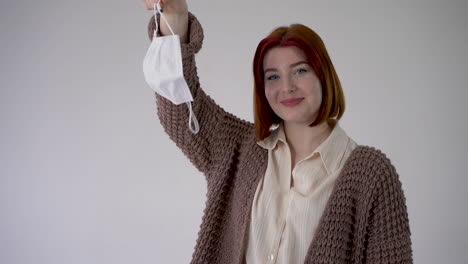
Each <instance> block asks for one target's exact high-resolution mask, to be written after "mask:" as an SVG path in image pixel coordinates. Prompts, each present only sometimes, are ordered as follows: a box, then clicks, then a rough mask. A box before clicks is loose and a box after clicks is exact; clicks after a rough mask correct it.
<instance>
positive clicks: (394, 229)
mask: <svg viewBox="0 0 468 264" xmlns="http://www.w3.org/2000/svg"><path fill="white" fill-rule="evenodd" d="M378 167H380V169H379V171H378V173H377V174H378V175H376V178H375V182H374V184H375V186H374V191H373V203H372V205H371V211H370V215H369V226H368V239H367V241H368V245H367V248H366V263H375V264H377V263H388V264H393V263H413V259H412V249H411V238H410V236H411V232H410V227H409V220H408V212H407V207H406V199H405V196H404V193H403V189H402V186H401V182H400V180H399V177H398V174H397V172H396V170H395V168H394V166H393V165H392V164H391V163H390V160H389V159H388V158H386V157H383V158H382V159H381V160H380V166H378Z"/></svg>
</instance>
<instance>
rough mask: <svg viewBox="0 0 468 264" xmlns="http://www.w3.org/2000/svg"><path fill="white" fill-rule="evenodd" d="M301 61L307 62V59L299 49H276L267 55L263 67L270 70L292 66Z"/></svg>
mask: <svg viewBox="0 0 468 264" xmlns="http://www.w3.org/2000/svg"><path fill="white" fill-rule="evenodd" d="M301 60H304V61H307V57H306V55H305V53H304V52H303V51H302V50H301V49H300V48H298V47H295V46H287V47H274V48H272V49H270V50H269V51H268V52H267V53H266V54H265V57H264V59H263V67H264V68H269V67H274V66H280V65H286V66H289V65H290V64H292V63H295V62H298V61H301Z"/></svg>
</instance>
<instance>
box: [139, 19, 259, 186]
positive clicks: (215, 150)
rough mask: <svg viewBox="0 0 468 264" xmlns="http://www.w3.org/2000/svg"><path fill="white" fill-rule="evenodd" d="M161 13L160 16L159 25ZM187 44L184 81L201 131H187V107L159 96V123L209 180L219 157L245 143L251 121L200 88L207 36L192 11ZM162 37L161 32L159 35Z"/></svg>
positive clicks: (152, 24)
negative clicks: (229, 110)
mask: <svg viewBox="0 0 468 264" xmlns="http://www.w3.org/2000/svg"><path fill="white" fill-rule="evenodd" d="M159 17H160V16H159V14H158V16H157V19H158V22H159ZM154 30H155V20H154V16H152V17H151V19H150V21H149V24H148V37H149V39H150V40H152V39H153V32H154ZM188 30H189V32H188V43H181V52H182V64H183V72H184V77H185V80H186V82H187V84H188V86H189V88H190V90H191V93H192V97H193V99H194V101H193V102H192V108H193V112H194V113H195V116H196V117H197V119H198V122H199V125H200V130H199V132H198V133H197V134H193V133H192V132H191V131H190V130H189V129H188V118H189V111H188V108H187V106H186V105H185V104H180V105H175V104H173V103H172V102H171V101H169V100H167V99H166V98H164V97H162V96H160V95H158V94H157V93H155V95H156V104H157V114H158V117H159V120H160V123H161V124H162V126H163V127H164V130H165V132H166V133H167V134H168V135H169V137H170V139H171V140H172V141H174V142H175V144H176V145H177V146H178V147H179V148H180V149H181V150H182V152H183V153H184V154H185V156H187V157H188V158H189V159H190V161H191V162H192V164H194V166H195V167H196V168H197V169H198V170H200V171H201V172H203V173H204V174H205V175H206V176H207V177H208V175H210V174H211V173H210V171H211V170H212V168H214V167H215V166H216V163H217V162H221V159H220V158H219V156H220V155H219V154H220V152H223V153H226V152H230V151H231V152H233V151H235V150H234V149H232V148H231V147H230V146H235V145H236V144H235V143H234V144H233V142H234V141H239V140H242V137H244V136H245V135H246V134H248V131H249V130H251V129H252V128H253V124H251V123H250V122H247V121H244V120H241V119H239V118H237V117H236V116H234V115H232V114H230V113H227V112H226V111H225V110H224V109H222V108H221V107H220V106H218V105H217V104H216V103H215V102H214V101H213V100H212V99H211V98H210V97H209V96H208V95H206V94H205V92H204V91H203V90H202V89H201V88H200V82H199V78H198V74H197V67H196V63H195V54H196V53H198V51H199V50H200V49H201V47H202V43H203V38H204V33H203V28H202V26H201V24H200V22H199V21H198V19H197V18H196V17H195V16H194V15H193V14H192V13H190V12H189V29H188ZM157 33H158V35H160V32H157Z"/></svg>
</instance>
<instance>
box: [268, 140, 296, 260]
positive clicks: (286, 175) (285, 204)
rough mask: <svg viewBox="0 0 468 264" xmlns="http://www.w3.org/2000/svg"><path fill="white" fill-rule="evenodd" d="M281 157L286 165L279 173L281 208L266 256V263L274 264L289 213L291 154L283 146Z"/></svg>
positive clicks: (286, 147)
mask: <svg viewBox="0 0 468 264" xmlns="http://www.w3.org/2000/svg"><path fill="white" fill-rule="evenodd" d="M281 156H282V157H283V158H284V159H286V161H288V162H286V164H288V166H284V167H283V169H282V170H281V172H280V174H279V175H280V178H279V181H280V182H279V184H278V187H279V188H280V189H279V195H281V198H282V199H281V206H280V209H279V210H280V211H279V221H278V223H277V232H276V235H275V240H274V242H273V244H272V249H271V250H270V253H269V254H268V256H267V263H269V264H270V263H271V264H274V263H276V261H277V259H278V253H279V248H280V246H281V238H282V237H283V233H284V229H285V227H286V219H287V214H288V211H289V203H290V201H289V200H290V190H291V187H290V186H291V166H292V165H291V154H290V151H289V147H288V145H287V144H285V146H284V148H283V151H282V153H281Z"/></svg>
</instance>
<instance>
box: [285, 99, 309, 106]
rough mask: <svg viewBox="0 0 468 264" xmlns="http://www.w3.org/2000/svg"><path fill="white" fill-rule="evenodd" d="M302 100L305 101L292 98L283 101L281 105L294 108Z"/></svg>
mask: <svg viewBox="0 0 468 264" xmlns="http://www.w3.org/2000/svg"><path fill="white" fill-rule="evenodd" d="M302 100H304V98H291V99H286V100H283V101H281V102H280V103H282V104H283V105H285V106H287V107H293V106H296V105H298V104H300V103H301V102H302Z"/></svg>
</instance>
